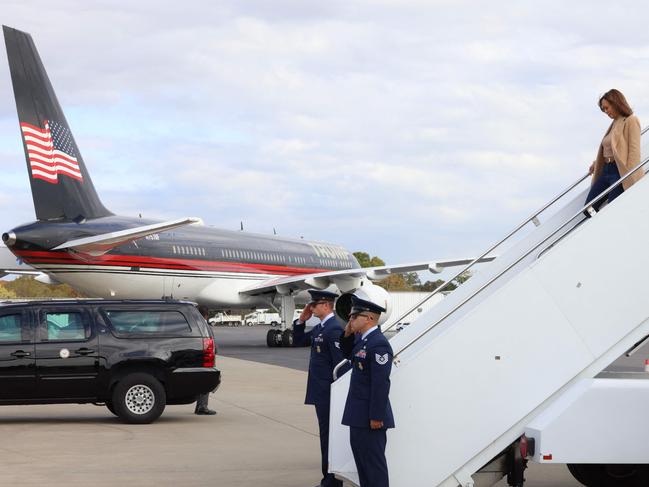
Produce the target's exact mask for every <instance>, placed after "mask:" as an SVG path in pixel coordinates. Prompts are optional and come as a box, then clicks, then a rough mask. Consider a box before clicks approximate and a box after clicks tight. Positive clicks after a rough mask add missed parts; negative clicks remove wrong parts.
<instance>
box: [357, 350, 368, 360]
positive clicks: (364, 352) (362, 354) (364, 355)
mask: <svg viewBox="0 0 649 487" xmlns="http://www.w3.org/2000/svg"><path fill="white" fill-rule="evenodd" d="M366 356H367V352H366V351H365V350H359V351H358V352H356V355H355V357H358V358H365V357H366Z"/></svg>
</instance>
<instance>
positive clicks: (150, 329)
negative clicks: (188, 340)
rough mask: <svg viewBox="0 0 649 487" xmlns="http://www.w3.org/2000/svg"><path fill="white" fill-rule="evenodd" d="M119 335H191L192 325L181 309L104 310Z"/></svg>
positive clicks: (114, 330)
mask: <svg viewBox="0 0 649 487" xmlns="http://www.w3.org/2000/svg"><path fill="white" fill-rule="evenodd" d="M102 313H103V315H104V316H105V317H106V319H107V321H108V322H109V323H110V326H111V328H112V330H113V332H114V333H115V335H116V336H118V337H132V336H169V337H174V336H176V337H182V336H191V327H190V326H189V323H188V322H187V319H186V318H185V315H183V314H182V313H181V312H179V311H170V310H169V311H168V310H115V309H110V310H102Z"/></svg>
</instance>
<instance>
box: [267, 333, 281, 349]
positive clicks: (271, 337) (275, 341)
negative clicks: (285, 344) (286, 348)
mask: <svg viewBox="0 0 649 487" xmlns="http://www.w3.org/2000/svg"><path fill="white" fill-rule="evenodd" d="M266 345H268V346H269V347H281V346H282V331H281V330H268V333H267V334H266Z"/></svg>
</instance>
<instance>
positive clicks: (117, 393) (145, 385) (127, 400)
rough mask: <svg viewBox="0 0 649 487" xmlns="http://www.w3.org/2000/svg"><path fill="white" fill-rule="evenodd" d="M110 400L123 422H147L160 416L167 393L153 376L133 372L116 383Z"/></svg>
mask: <svg viewBox="0 0 649 487" xmlns="http://www.w3.org/2000/svg"><path fill="white" fill-rule="evenodd" d="M111 402H112V405H113V407H114V409H115V412H116V413H117V416H119V417H120V418H121V419H122V421H124V422H125V423H131V424H147V423H152V422H153V421H155V420H156V419H158V418H159V417H160V415H161V414H162V411H164V409H165V405H166V402H167V395H166V393H165V390H164V387H162V384H160V382H159V381H158V380H157V379H156V378H155V377H153V376H151V375H149V374H144V373H134V374H129V375H127V376H126V377H124V378H123V379H122V380H120V381H119V382H118V383H117V385H116V386H115V388H114V390H113V398H112V401H111Z"/></svg>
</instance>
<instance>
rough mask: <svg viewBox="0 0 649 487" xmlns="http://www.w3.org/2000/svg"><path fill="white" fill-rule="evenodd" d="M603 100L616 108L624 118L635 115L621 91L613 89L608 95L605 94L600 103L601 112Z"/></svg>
mask: <svg viewBox="0 0 649 487" xmlns="http://www.w3.org/2000/svg"><path fill="white" fill-rule="evenodd" d="M603 100H606V101H607V102H609V103H610V104H611V106H612V107H613V108H615V111H616V112H617V113H619V114H620V115H622V116H623V117H628V116H629V115H632V114H633V110H632V109H631V107H630V106H629V102H627V101H626V98H624V95H623V94H622V92H621V91H620V90H616V89H615V88H613V89H612V90H608V91H607V92H606V93H604V94H603V95H602V96H601V97H600V99H599V102H598V105H599V109H600V110H601V109H602V101H603Z"/></svg>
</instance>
